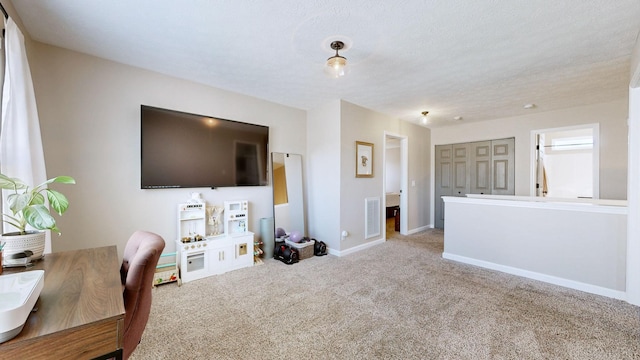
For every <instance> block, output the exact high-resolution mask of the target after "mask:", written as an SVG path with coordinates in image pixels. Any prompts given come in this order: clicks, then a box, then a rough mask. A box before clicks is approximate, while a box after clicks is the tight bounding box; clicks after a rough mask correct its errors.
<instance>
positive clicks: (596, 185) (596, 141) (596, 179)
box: [529, 123, 600, 199]
mask: <svg viewBox="0 0 640 360" xmlns="http://www.w3.org/2000/svg"><path fill="white" fill-rule="evenodd" d="M587 128H590V129H591V130H592V131H593V151H592V158H593V185H592V186H593V199H600V124H598V123H594V124H583V125H574V126H563V127H557V128H548V129H537V130H531V140H530V141H531V142H530V144H531V147H530V150H531V154H530V156H531V158H530V162H529V164H530V166H531V167H530V172H529V174H530V180H529V195H530V196H533V197H535V196H536V182H537V172H538V169H537V162H536V155H537V154H536V153H537V149H536V137H537V136H538V134H543V133H548V132H557V131H571V130H580V129H587Z"/></svg>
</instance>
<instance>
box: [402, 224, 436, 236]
mask: <svg viewBox="0 0 640 360" xmlns="http://www.w3.org/2000/svg"><path fill="white" fill-rule="evenodd" d="M428 229H433V224H429V225H425V226H421V227H419V228H415V229H411V230H409V231H407V235H413V234H417V233H419V232H421V231H425V230H428Z"/></svg>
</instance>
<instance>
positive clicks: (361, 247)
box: [329, 239, 385, 256]
mask: <svg viewBox="0 0 640 360" xmlns="http://www.w3.org/2000/svg"><path fill="white" fill-rule="evenodd" d="M384 242H385V239H378V240H376V241H372V242H368V243H366V244H362V245H358V246H354V247H350V248H348V249H345V250H342V251H340V250H335V249H329V254H331V255H335V256H345V255H349V254H353V253H356V252H358V251H362V250H364V249H368V248H370V247H372V246H376V245H380V244H383V243H384Z"/></svg>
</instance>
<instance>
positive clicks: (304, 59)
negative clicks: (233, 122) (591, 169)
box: [13, 0, 640, 127]
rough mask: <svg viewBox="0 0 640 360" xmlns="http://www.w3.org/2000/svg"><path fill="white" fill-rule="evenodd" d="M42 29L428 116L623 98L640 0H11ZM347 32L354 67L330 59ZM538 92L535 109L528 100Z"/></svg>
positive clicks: (268, 84)
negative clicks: (331, 65)
mask: <svg viewBox="0 0 640 360" xmlns="http://www.w3.org/2000/svg"><path fill="white" fill-rule="evenodd" d="M13 5H14V7H15V9H16V11H17V12H18V14H19V16H20V18H21V19H22V21H23V22H24V25H25V26H26V29H27V31H28V33H29V35H30V36H31V37H32V38H33V39H34V40H37V41H40V42H43V43H47V44H52V45H55V46H59V47H63V48H67V49H71V50H75V51H79V52H82V53H87V54H91V55H95V56H98V57H101V58H105V59H109V60H113V61H116V62H120V63H124V64H128V65H132V66H136V67H140V68H145V69H149V70H153V71H157V72H160V73H164V74H168V75H172V76H175V77H179V78H183V79H188V80H192V81H195V82H199V83H203V84H207V85H211V86H213V87H217V88H222V89H226V90H230V91H233V92H237V93H241V94H246V95H250V96H254V97H257V98H261V99H265V100H269V101H273V102H276V103H280V104H284V105H288V106H292V107H295V108H300V109H305V110H307V109H313V108H315V107H317V106H319V105H322V104H324V103H326V102H327V101H329V100H332V99H344V100H346V101H349V102H351V103H354V104H358V105H361V106H364V107H366V108H369V109H372V110H376V111H379V112H381V113H385V114H388V115H391V116H393V117H395V118H400V119H403V120H407V121H413V122H417V121H418V118H419V117H420V113H421V112H422V111H425V110H428V111H429V119H430V121H431V124H430V125H428V126H430V127H433V126H440V125H446V124H456V123H457V122H456V121H454V120H453V118H454V117H455V116H462V117H463V120H462V121H464V122H472V121H481V120H488V119H495V118H502V117H508V116H517V115H522V114H527V113H530V112H532V111H535V112H539V111H548V110H555V109H560V108H567V107H572V106H580V105H584V104H591V103H599V102H606V101H611V100H617V99H620V98H624V97H626V96H627V93H628V85H629V66H630V55H631V51H632V49H633V45H634V43H635V41H636V37H637V35H638V31H639V30H640V1H638V0H561V1H559V0H474V1H470V0H431V1H429V0H348V1H345V0H340V1H338V0H304V1H300V0H277V1H260V0H219V1H213V0H188V1H176V0H135V1H133V0H109V1H106V0H47V1H42V0H14V1H13ZM333 40H342V41H344V42H345V43H346V49H345V50H344V51H341V52H340V54H341V55H343V56H345V57H346V58H347V59H348V61H349V63H350V67H351V72H350V73H349V74H348V75H347V76H345V77H343V78H340V79H331V78H328V77H327V76H326V75H325V74H324V72H323V66H324V62H325V61H326V59H327V58H328V57H330V56H332V54H333V53H334V52H333V51H332V50H331V49H330V47H329V44H330V43H331V41H333ZM528 103H535V104H536V107H535V108H534V109H531V110H525V109H523V105H524V104H528Z"/></svg>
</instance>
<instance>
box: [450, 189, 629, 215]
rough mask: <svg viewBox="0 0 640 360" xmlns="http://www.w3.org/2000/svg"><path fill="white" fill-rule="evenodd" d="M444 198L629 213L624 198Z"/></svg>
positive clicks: (578, 210) (497, 203)
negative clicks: (599, 201)
mask: <svg viewBox="0 0 640 360" xmlns="http://www.w3.org/2000/svg"><path fill="white" fill-rule="evenodd" d="M442 198H443V200H444V202H445V203H466V204H480V205H494V206H509V207H520V208H532V209H533V208H540V209H546V210H571V211H577V212H592V213H602V214H620V215H627V206H626V205H627V202H626V201H624V200H607V201H604V200H602V201H601V203H598V200H589V199H559V198H540V197H536V196H531V197H529V196H511V195H502V196H501V195H479V194H467V197H459V196H443V197H442ZM581 200H582V201H581Z"/></svg>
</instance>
